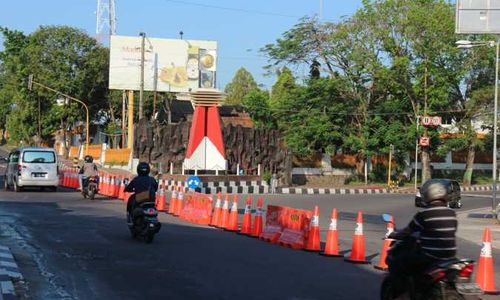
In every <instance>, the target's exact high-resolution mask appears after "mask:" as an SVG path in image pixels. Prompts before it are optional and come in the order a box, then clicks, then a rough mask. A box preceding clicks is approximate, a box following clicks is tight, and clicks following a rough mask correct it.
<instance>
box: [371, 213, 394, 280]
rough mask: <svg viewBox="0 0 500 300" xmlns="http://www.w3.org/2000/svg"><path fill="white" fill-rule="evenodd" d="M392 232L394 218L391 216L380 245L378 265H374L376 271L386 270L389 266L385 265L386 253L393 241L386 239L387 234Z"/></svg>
mask: <svg viewBox="0 0 500 300" xmlns="http://www.w3.org/2000/svg"><path fill="white" fill-rule="evenodd" d="M393 231H394V218H393V217H392V216H391V220H390V221H389V222H387V232H386V234H385V238H384V242H383V243H382V250H381V251H380V261H379V263H378V265H375V266H374V268H375V269H378V270H383V271H385V270H387V269H389V266H388V265H387V263H386V259H387V251H389V248H390V247H391V242H392V241H393V239H390V238H388V236H389V234H391V233H392V232H393Z"/></svg>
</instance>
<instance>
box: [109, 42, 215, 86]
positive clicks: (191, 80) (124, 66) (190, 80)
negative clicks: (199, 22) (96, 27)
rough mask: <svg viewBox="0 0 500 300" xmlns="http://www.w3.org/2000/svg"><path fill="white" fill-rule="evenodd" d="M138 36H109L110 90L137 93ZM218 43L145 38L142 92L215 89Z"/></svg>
mask: <svg viewBox="0 0 500 300" xmlns="http://www.w3.org/2000/svg"><path fill="white" fill-rule="evenodd" d="M141 42H142V38H141V37H127V36H117V35H113V36H111V41H110V64H109V69H110V70H109V88H110V89H116V90H139V89H140V84H141V82H140V81H141ZM216 66H217V42H215V41H202V40H177V39H157V38H148V37H146V39H145V46H144V90H146V91H155V90H156V91H159V92H189V91H190V90H192V89H196V88H199V87H204V88H215V84H216V70H217V67H216Z"/></svg>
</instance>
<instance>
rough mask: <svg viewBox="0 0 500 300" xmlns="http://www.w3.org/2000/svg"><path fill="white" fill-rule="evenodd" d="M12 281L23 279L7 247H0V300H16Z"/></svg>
mask: <svg viewBox="0 0 500 300" xmlns="http://www.w3.org/2000/svg"><path fill="white" fill-rule="evenodd" d="M13 279H23V275H22V274H21V273H20V272H19V268H18V266H17V264H16V261H15V260H14V256H13V255H12V253H11V251H10V249H9V247H5V246H0V291H1V293H0V299H4V300H11V299H12V300H14V299H17V296H16V291H15V288H14V282H13V281H12V280H13Z"/></svg>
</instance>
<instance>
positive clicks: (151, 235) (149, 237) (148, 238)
mask: <svg viewBox="0 0 500 300" xmlns="http://www.w3.org/2000/svg"><path fill="white" fill-rule="evenodd" d="M154 238H155V234H154V232H148V233H147V234H146V237H145V241H146V244H151V243H152V242H153V239H154Z"/></svg>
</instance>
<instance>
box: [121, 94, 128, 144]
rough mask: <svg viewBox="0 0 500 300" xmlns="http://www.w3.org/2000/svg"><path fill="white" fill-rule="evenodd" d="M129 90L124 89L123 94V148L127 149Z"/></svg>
mask: <svg viewBox="0 0 500 300" xmlns="http://www.w3.org/2000/svg"><path fill="white" fill-rule="evenodd" d="M126 102H127V92H126V91H123V95H122V148H123V149H125V147H126V146H127V144H126V138H125V137H126V135H125V132H126V131H127V106H126Z"/></svg>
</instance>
